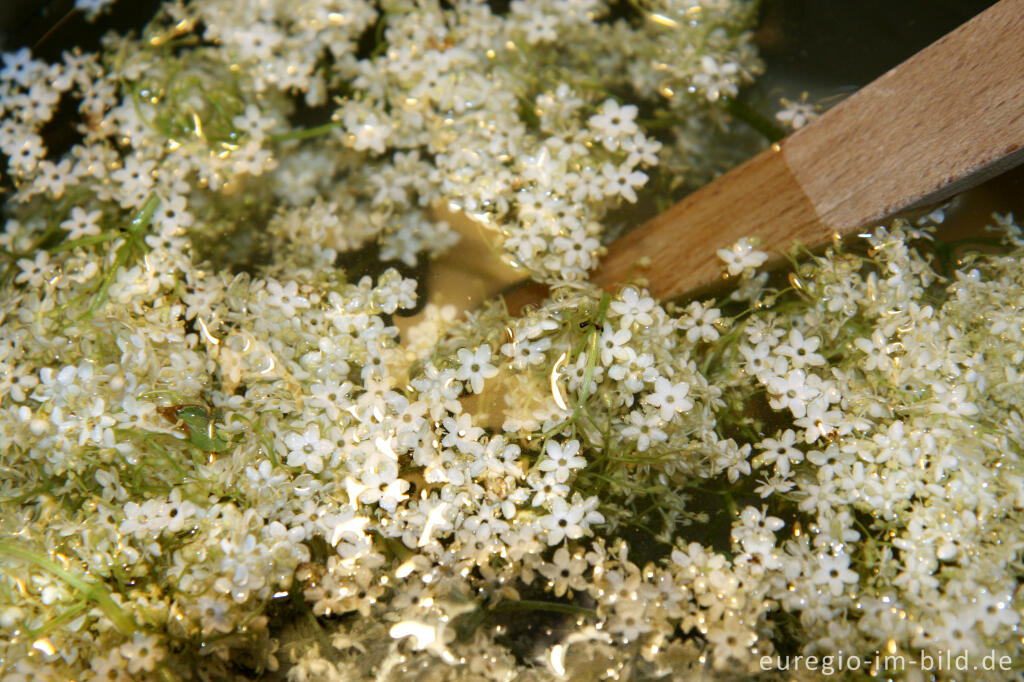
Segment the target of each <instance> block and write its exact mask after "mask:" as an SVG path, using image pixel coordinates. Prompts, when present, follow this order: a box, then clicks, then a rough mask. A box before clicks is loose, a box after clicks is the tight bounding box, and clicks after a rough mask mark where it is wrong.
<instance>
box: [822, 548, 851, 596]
mask: <svg viewBox="0 0 1024 682" xmlns="http://www.w3.org/2000/svg"><path fill="white" fill-rule="evenodd" d="M817 564H818V567H817V569H816V570H815V571H814V573H813V574H812V575H811V582H813V583H814V584H815V585H819V586H821V587H824V588H825V589H827V590H828V591H829V592H830V593H831V594H832V596H834V597H838V596H839V595H840V594H842V592H843V590H844V589H846V586H847V585H852V584H854V583H856V582H857V581H858V580H860V578H859V576H858V575H857V574H856V573H855V572H854V571H851V570H850V557H849V555H847V554H838V555H829V554H822V555H819V556H818V558H817Z"/></svg>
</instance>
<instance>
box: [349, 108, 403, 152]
mask: <svg viewBox="0 0 1024 682" xmlns="http://www.w3.org/2000/svg"><path fill="white" fill-rule="evenodd" d="M345 128H346V130H348V134H349V139H350V141H351V144H352V148H353V149H355V150H356V151H366V150H367V149H371V150H373V151H374V152H376V153H378V154H383V153H384V152H385V151H386V150H387V144H386V142H387V141H388V139H389V138H390V137H391V129H392V124H391V122H390V121H387V120H381V119H380V118H378V117H377V114H376V113H373V112H371V113H369V114H366V116H365V117H363V118H362V119H361V120H360V113H359V112H357V111H350V112H348V113H347V114H346V115H345Z"/></svg>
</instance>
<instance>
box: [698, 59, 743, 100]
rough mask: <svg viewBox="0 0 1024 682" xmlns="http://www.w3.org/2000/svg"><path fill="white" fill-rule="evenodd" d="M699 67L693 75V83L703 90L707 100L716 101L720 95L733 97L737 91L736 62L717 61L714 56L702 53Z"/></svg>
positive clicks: (738, 69) (737, 71) (737, 67)
mask: <svg viewBox="0 0 1024 682" xmlns="http://www.w3.org/2000/svg"><path fill="white" fill-rule="evenodd" d="M700 68H701V71H700V72H698V73H696V74H694V76H693V84H694V85H695V86H697V87H698V88H699V89H701V90H703V91H704V95H705V96H706V97H707V98H708V101H710V102H716V101H718V98H719V97H721V96H722V95H725V96H727V97H735V96H736V94H737V93H738V92H739V88H738V87H737V81H738V80H739V76H738V74H739V72H740V65H739V64H737V63H736V62H725V63H719V62H717V61H716V60H715V58H714V57H712V56H710V55H704V56H703V57H701V58H700Z"/></svg>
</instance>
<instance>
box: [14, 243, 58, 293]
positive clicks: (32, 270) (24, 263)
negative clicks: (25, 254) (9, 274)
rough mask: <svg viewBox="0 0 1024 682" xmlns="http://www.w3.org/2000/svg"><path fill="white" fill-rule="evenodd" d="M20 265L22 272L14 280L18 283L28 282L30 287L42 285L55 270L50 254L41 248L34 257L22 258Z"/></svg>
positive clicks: (19, 261)
mask: <svg viewBox="0 0 1024 682" xmlns="http://www.w3.org/2000/svg"><path fill="white" fill-rule="evenodd" d="M18 267H19V268H21V272H20V273H19V274H18V276H17V277H15V278H14V281H15V282H16V283H17V284H24V283H28V285H29V286H30V287H41V286H42V285H43V282H44V281H46V278H48V277H49V276H50V273H51V272H53V265H51V264H50V254H49V253H48V252H47V251H43V250H40V251H39V252H38V253H36V257H35V258H33V259H28V258H20V259H19V260H18Z"/></svg>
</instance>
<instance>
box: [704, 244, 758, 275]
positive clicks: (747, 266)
mask: <svg viewBox="0 0 1024 682" xmlns="http://www.w3.org/2000/svg"><path fill="white" fill-rule="evenodd" d="M756 244H757V242H756V240H754V239H752V238H751V237H744V238H743V239H740V240H739V241H738V242H736V243H735V244H733V245H732V246H730V247H729V248H728V249H718V251H716V252H715V253H716V254H718V257H719V258H721V259H722V261H724V262H725V266H726V270H727V271H728V273H729V274H730V275H731V276H733V277H735V276H736V275H740V274H743V273H744V272H747V271H750V270H755V269H757V268H759V267H761V266H762V265H764V263H765V261H767V260H768V254H767V253H765V252H764V251H759V250H758V249H757V246H756Z"/></svg>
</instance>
